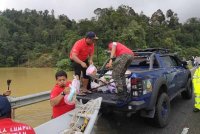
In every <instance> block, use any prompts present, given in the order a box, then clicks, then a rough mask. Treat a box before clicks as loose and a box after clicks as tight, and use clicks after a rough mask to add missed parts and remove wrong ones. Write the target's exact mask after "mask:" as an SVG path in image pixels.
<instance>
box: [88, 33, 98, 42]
mask: <svg viewBox="0 0 200 134" xmlns="http://www.w3.org/2000/svg"><path fill="white" fill-rule="evenodd" d="M86 38H89V39H96V40H97V39H99V38H98V37H97V36H96V34H95V33H94V32H87V33H86Z"/></svg>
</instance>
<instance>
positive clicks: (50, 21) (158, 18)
mask: <svg viewBox="0 0 200 134" xmlns="http://www.w3.org/2000/svg"><path fill="white" fill-rule="evenodd" d="M94 13H95V16H94V17H93V18H86V19H84V20H80V21H79V22H76V21H75V20H70V19H69V18H68V17H67V15H59V16H55V15H54V10H52V11H48V10H45V11H36V10H29V9H25V10H24V11H22V10H20V11H17V10H15V9H12V10H10V9H7V10H5V11H1V12H0V67H10V66H29V67H54V66H59V67H63V66H66V65H67V66H69V64H70V63H69V58H68V57H69V52H70V49H71V47H72V45H73V44H74V43H75V41H76V40H77V39H80V38H82V37H83V36H84V35H85V33H86V32H87V31H94V32H95V33H96V34H97V36H98V37H99V38H100V39H99V40H98V42H97V45H96V50H95V62H96V63H97V64H99V65H100V64H102V62H103V61H104V60H105V59H106V55H105V52H104V51H103V50H104V49H106V48H107V43H108V42H109V41H120V42H122V43H124V44H126V45H127V46H128V47H130V48H132V49H139V48H148V47H160V48H169V49H171V50H172V52H178V54H179V55H181V56H182V57H185V58H190V57H191V56H193V55H194V56H196V55H200V19H199V18H190V19H188V20H187V21H186V22H184V23H180V22H179V18H178V15H177V14H176V13H174V12H173V11H172V10H170V9H169V10H168V11H167V12H166V13H164V12H162V11H161V10H160V9H158V10H157V11H155V12H154V13H153V14H152V16H151V17H147V16H146V15H145V14H143V13H136V12H135V11H134V9H133V8H132V7H129V6H125V5H121V6H119V7H118V8H117V9H113V8H112V7H110V8H104V9H101V8H98V9H96V10H95V11H94Z"/></svg>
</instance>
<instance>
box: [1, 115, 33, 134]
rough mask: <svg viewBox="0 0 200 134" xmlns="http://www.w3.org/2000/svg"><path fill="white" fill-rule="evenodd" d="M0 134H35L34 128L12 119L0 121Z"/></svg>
mask: <svg viewBox="0 0 200 134" xmlns="http://www.w3.org/2000/svg"><path fill="white" fill-rule="evenodd" d="M0 134H35V132H34V130H33V128H32V127H30V126H28V125H26V124H23V123H18V122H14V121H12V120H11V119H10V118H5V119H0Z"/></svg>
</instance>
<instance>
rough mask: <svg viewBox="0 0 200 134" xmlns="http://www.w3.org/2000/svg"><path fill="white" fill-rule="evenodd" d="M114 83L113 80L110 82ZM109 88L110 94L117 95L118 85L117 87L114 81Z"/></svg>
mask: <svg viewBox="0 0 200 134" xmlns="http://www.w3.org/2000/svg"><path fill="white" fill-rule="evenodd" d="M112 81H113V79H112V80H110V82H112ZM107 87H108V90H109V92H110V93H116V91H117V90H116V85H115V83H114V81H113V82H112V83H110V84H109V85H108V86H107Z"/></svg>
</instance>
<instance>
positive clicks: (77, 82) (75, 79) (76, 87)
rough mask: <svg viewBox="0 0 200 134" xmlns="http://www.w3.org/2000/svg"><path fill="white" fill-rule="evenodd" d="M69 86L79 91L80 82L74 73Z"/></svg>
mask: <svg viewBox="0 0 200 134" xmlns="http://www.w3.org/2000/svg"><path fill="white" fill-rule="evenodd" d="M71 86H72V87H74V88H75V89H76V93H79V90H80V86H81V83H80V80H79V78H78V76H75V75H74V79H73V80H72V84H71Z"/></svg>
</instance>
